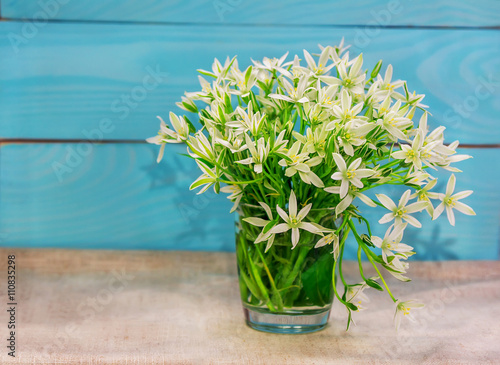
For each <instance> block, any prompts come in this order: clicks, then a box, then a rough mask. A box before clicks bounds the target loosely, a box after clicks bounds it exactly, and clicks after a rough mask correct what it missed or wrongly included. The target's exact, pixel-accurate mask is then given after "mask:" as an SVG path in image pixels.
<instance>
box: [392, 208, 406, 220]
mask: <svg viewBox="0 0 500 365" xmlns="http://www.w3.org/2000/svg"><path fill="white" fill-rule="evenodd" d="M406 213H407V210H406V209H404V208H403V209H398V210H396V213H395V214H394V215H395V216H396V217H400V218H401V217H403V216H404V215H405V214H406Z"/></svg>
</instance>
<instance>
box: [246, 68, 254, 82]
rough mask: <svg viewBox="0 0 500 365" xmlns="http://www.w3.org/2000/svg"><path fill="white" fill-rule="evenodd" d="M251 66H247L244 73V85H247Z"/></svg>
mask: <svg viewBox="0 0 500 365" xmlns="http://www.w3.org/2000/svg"><path fill="white" fill-rule="evenodd" d="M252 70H253V68H252V66H249V67H248V68H247V71H246V72H245V85H248V80H249V79H250V75H251V74H252Z"/></svg>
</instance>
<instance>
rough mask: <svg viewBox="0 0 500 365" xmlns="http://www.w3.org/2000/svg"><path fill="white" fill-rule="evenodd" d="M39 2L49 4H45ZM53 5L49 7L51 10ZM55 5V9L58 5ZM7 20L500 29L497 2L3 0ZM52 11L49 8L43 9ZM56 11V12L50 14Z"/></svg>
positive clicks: (398, 0)
mask: <svg viewBox="0 0 500 365" xmlns="http://www.w3.org/2000/svg"><path fill="white" fill-rule="evenodd" d="M41 4H47V5H45V6H43V5H41ZM48 4H51V6H48ZM54 4H56V5H54ZM1 5H2V13H3V16H4V17H6V18H22V19H31V18H33V17H34V15H35V14H37V12H40V11H44V12H46V13H48V14H49V15H51V16H50V17H51V18H52V19H57V20H80V21H127V22H162V23H163V22H165V23H172V22H173V23H181V22H188V23H193V24H199V23H203V24H207V23H209V24H219V23H234V24H289V25H303V24H311V25H321V26H323V25H353V24H354V25H365V24H368V25H382V26H385V25H392V26H401V25H402V26H464V27H479V26H498V25H500V16H499V14H500V4H499V3H498V1H495V0H480V1H473V0H459V1H453V0H436V1H431V0H421V1H418V2H416V1H410V0H393V1H388V2H384V1H376V0H362V1H356V2H352V1H340V0H330V1H329V0H321V1H314V2H310V1H303V0H302V1H298V0H291V1H290V0H289V1H286V0H273V1H265V0H255V1H247V0H196V1H161V0H145V1H134V0H122V1H118V0H107V1H99V0H90V1H85V3H82V2H78V1H68V0H64V1H63V0H42V1H38V0H3V1H2V4H1ZM45 9H49V10H45ZM52 9H53V10H52Z"/></svg>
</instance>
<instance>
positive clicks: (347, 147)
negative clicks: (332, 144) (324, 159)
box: [337, 121, 376, 156]
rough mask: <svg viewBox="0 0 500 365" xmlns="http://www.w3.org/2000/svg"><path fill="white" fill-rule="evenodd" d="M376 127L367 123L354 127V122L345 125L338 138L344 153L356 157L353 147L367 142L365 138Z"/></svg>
mask: <svg viewBox="0 0 500 365" xmlns="http://www.w3.org/2000/svg"><path fill="white" fill-rule="evenodd" d="M375 127H376V125H375V124H374V123H366V124H363V125H359V126H358V127H354V122H353V121H350V122H348V123H346V124H345V126H344V128H343V129H342V131H341V132H340V135H339V136H338V137H337V138H338V141H339V145H340V146H341V147H342V148H344V151H345V153H346V154H348V155H349V156H354V148H353V146H356V147H358V146H361V145H362V144H364V143H365V142H366V139H365V138H364V137H365V135H366V134H367V133H369V132H370V131H371V130H372V129H373V128H375Z"/></svg>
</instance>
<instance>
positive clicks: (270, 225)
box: [263, 217, 279, 233]
mask: <svg viewBox="0 0 500 365" xmlns="http://www.w3.org/2000/svg"><path fill="white" fill-rule="evenodd" d="M278 220H279V217H276V218H274V219H273V220H272V221H270V222H269V223H268V224H266V226H265V227H264V229H263V232H264V233H267V232H268V231H269V230H270V229H271V228H273V227H274V226H275V225H276V223H278Z"/></svg>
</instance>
